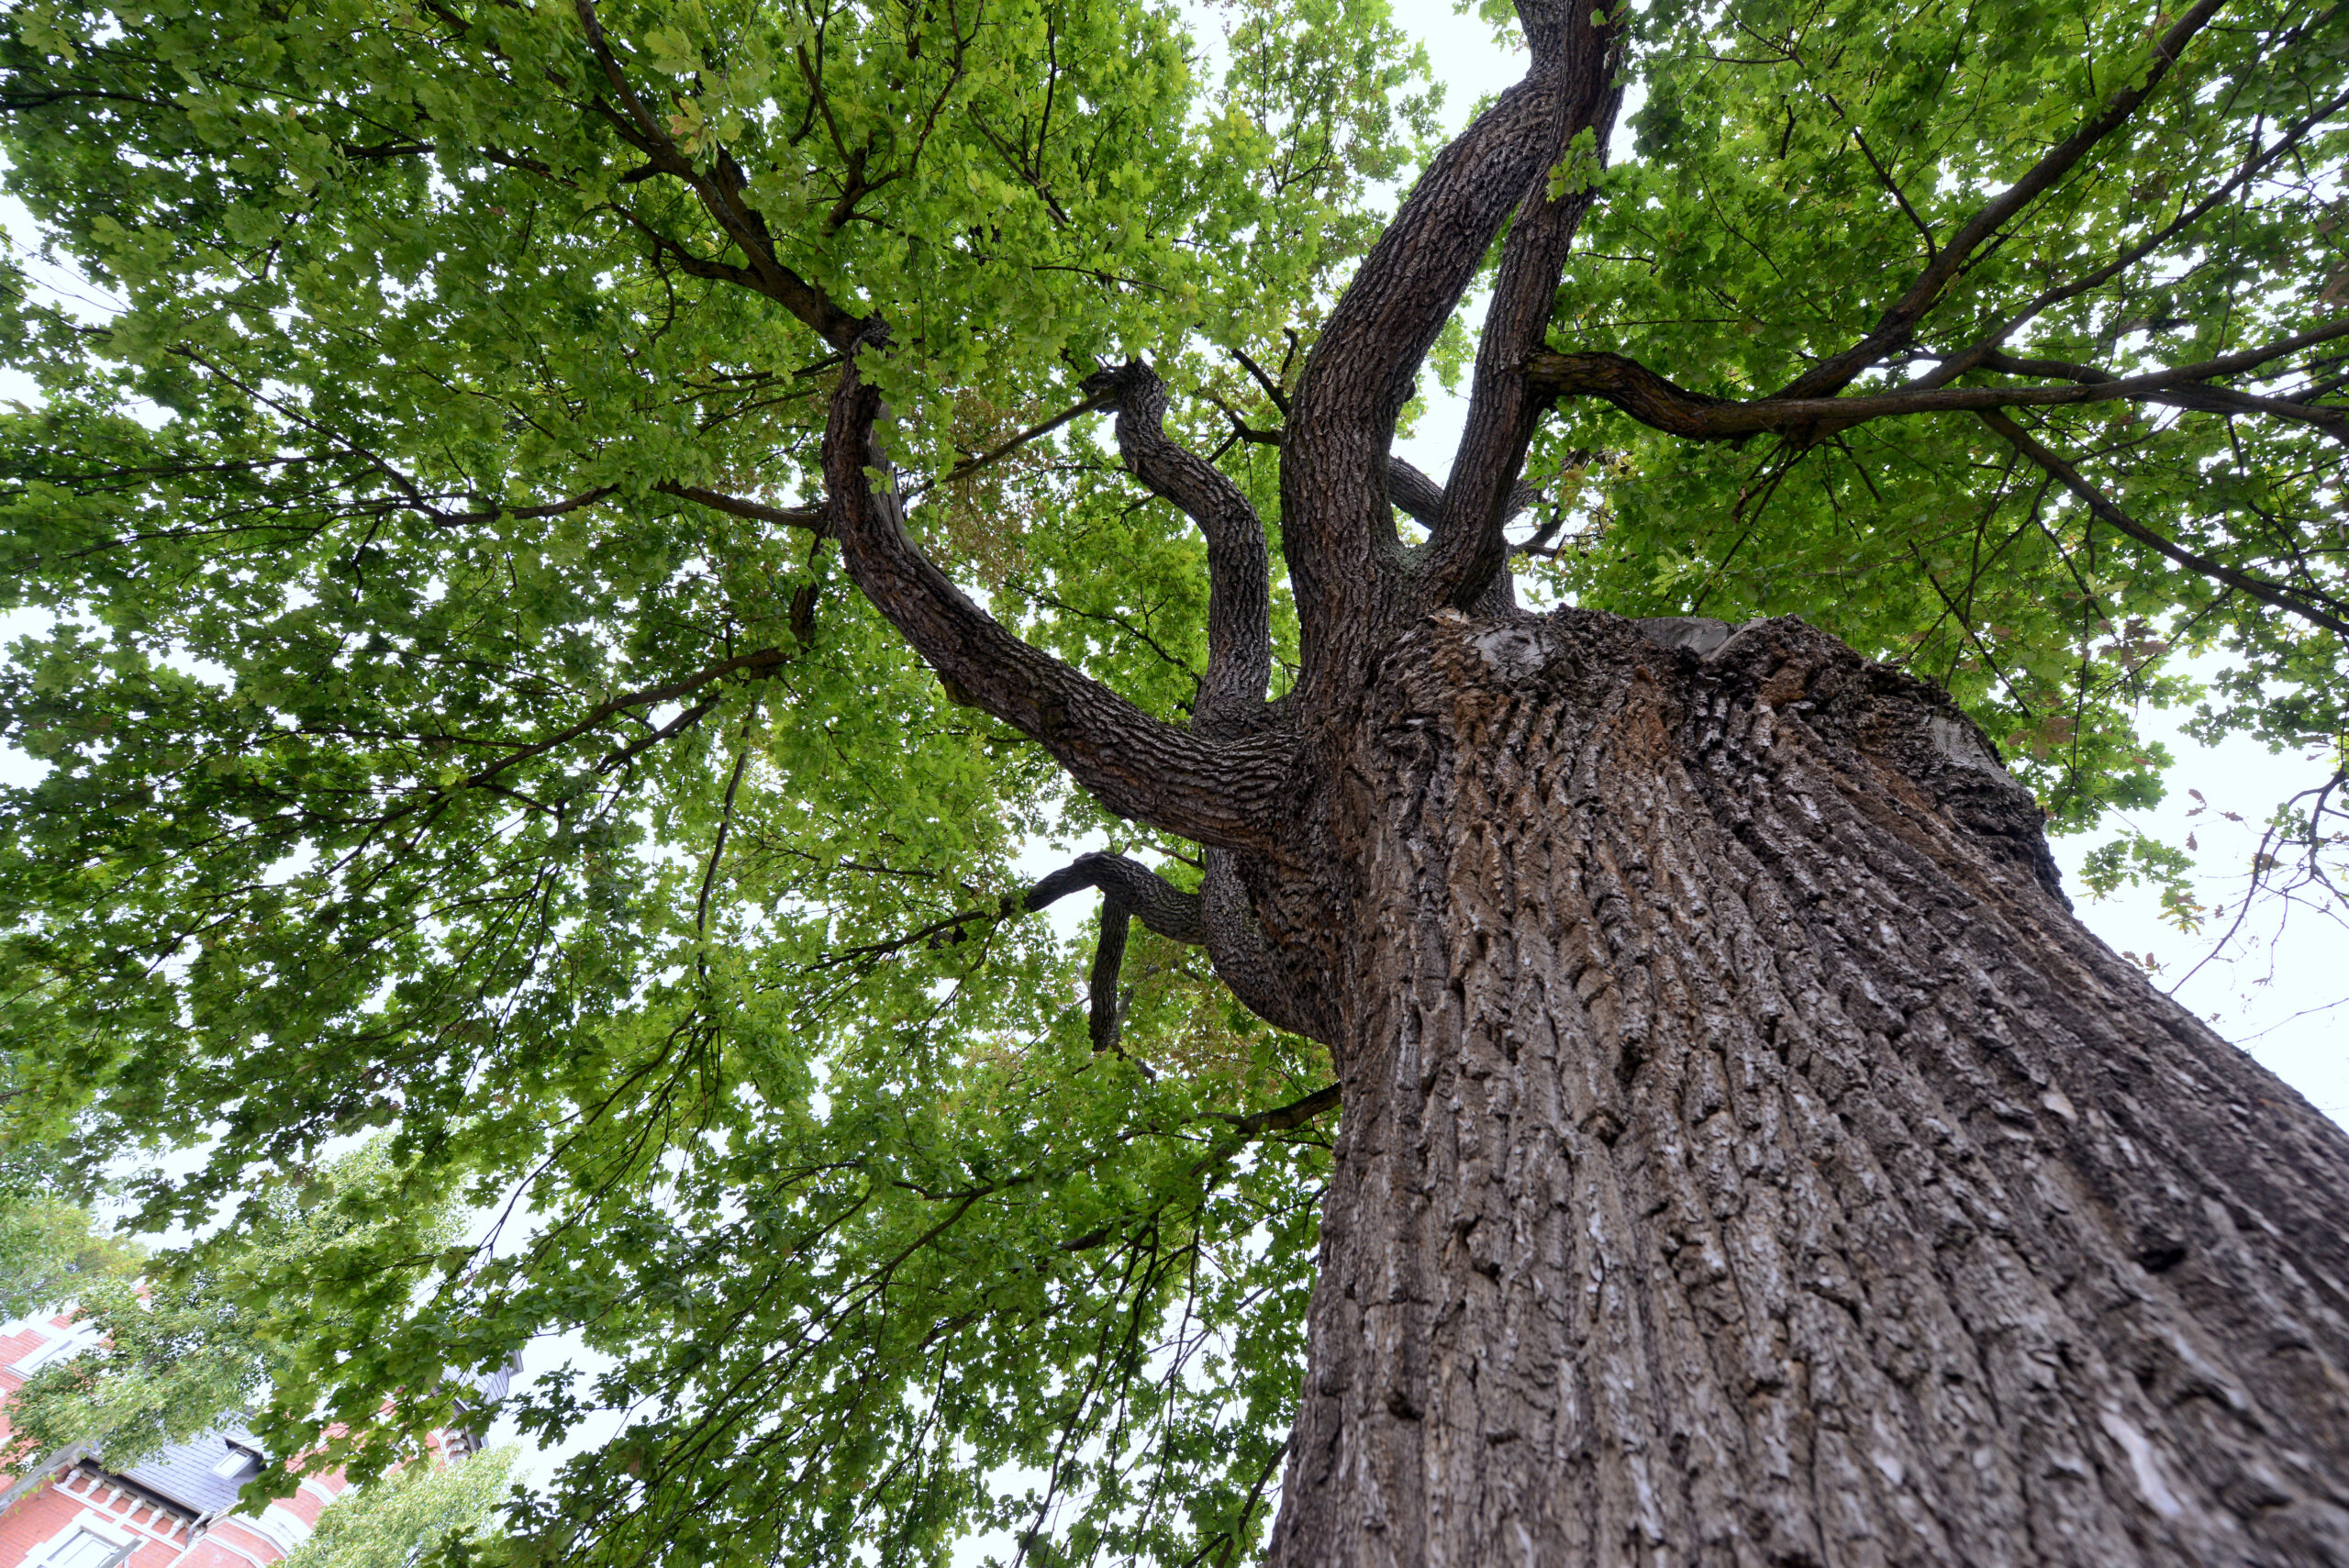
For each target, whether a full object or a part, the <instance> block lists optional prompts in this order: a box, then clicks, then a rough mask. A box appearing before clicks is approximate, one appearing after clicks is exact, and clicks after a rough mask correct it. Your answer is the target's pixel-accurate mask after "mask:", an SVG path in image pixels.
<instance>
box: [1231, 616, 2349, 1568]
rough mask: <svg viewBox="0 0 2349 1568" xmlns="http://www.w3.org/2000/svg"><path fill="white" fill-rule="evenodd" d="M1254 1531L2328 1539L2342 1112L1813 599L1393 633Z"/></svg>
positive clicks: (1362, 1544)
mask: <svg viewBox="0 0 2349 1568" xmlns="http://www.w3.org/2000/svg"><path fill="white" fill-rule="evenodd" d="M1379 675H1380V678H1379V679H1377V680H1376V681H1375V682H1374V683H1373V684H1371V686H1370V687H1369V689H1368V692H1367V694H1366V695H1365V697H1364V705H1363V706H1361V707H1360V708H1359V709H1358V710H1357V711H1358V713H1359V718H1358V721H1357V722H1356V724H1355V727H1354V728H1353V732H1352V734H1351V737H1350V739H1348V740H1345V741H1343V742H1342V745H1343V747H1344V749H1345V751H1346V752H1347V755H1346V756H1345V758H1344V762H1345V766H1344V767H1343V768H1342V769H1340V770H1338V771H1336V772H1335V773H1332V774H1330V775H1328V776H1332V777H1337V778H1341V779H1342V780H1344V781H1345V782H1344V784H1342V785H1341V786H1340V787H1341V790H1342V792H1343V793H1342V794H1341V795H1340V796H1338V797H1337V798H1335V799H1334V800H1333V801H1332V803H1331V804H1330V807H1329V809H1328V810H1327V812H1326V813H1322V814H1319V822H1320V828H1319V832H1326V833H1328V834H1330V835H1333V836H1334V845H1333V847H1334V848H1336V849H1337V850H1339V851H1341V853H1342V855H1343V857H1344V859H1345V860H1346V862H1347V863H1348V864H1349V866H1350V867H1351V870H1352V873H1353V884H1352V887H1351V889H1350V890H1349V891H1348V893H1347V894H1346V895H1345V900H1344V901H1345V903H1346V904H1347V906H1349V908H1350V910H1351V918H1350V920H1349V921H1348V922H1347V925H1346V929H1345V930H1344V932H1343V934H1342V935H1341V937H1339V938H1337V939H1335V940H1336V941H1337V943H1338V945H1337V946H1336V947H1335V948H1334V949H1332V950H1331V956H1332V960H1333V962H1336V963H1338V964H1340V965H1341V966H1342V969H1341V974H1340V975H1339V977H1338V978H1339V984H1337V985H1336V987H1335V991H1336V994H1337V995H1338V996H1339V997H1340V998H1341V1011H1342V1014H1343V1016H1342V1018H1341V1026H1340V1033H1341V1041H1340V1057H1341V1075H1342V1084H1343V1090H1342V1092H1343V1106H1344V1112H1343V1121H1342V1125H1341V1133H1340V1139H1339V1145H1338V1161H1337V1174H1336V1179H1335V1183H1334V1185H1333V1187H1332V1189H1331V1192H1330V1197H1329V1200H1328V1207H1327V1215H1326V1222H1325V1234H1324V1241H1323V1249H1324V1251H1323V1272H1322V1275H1321V1278H1320V1281H1319V1286H1318V1289H1317V1294H1316V1296H1315V1299H1314V1303H1313V1307H1312V1313H1311V1348H1310V1370H1309V1372H1308V1384H1307V1386H1306V1388H1305V1390H1304V1394H1303V1399H1302V1406H1301V1410H1300V1414H1299V1418H1298V1422H1297V1431H1296V1436H1295V1440H1294V1442H1293V1445H1292V1448H1291V1451H1290V1459H1289V1463H1288V1473H1287V1476H1286V1483H1285V1490H1284V1498H1283V1506H1282V1513H1281V1517H1280V1520H1279V1523H1278V1525H1277V1527H1276V1529H1275V1539H1274V1546H1273V1551H1272V1561H1273V1562H1276V1563H1280V1564H1297V1565H1303V1564H1355V1563H1361V1564H1370V1563H1396V1564H1421V1563H1453V1564H1486V1563H1492V1564H1500V1563H1509V1564H1582V1563H1617V1562H1621V1563H1654V1564H1664V1563H1673V1564H1680V1563H1721V1564H1730V1563H1736V1564H1748V1563H1754V1564H1759V1563H1818V1564H1847V1563H1848V1564H1876V1563H1917V1564H1937V1565H1938V1564H1949V1563H1968V1564H1981V1565H1988V1564H2006V1563H2014V1564H2054V1563H2065V1564H2071V1563H2076V1564H2082V1565H2088V1564H2095V1565H2098V1568H2109V1565H2113V1564H2129V1563H2146V1564H2153V1563H2161V1564H2197V1565H2200V1564H2211V1563H2262V1564H2276V1565H2279V1568H2280V1565H2284V1564H2309V1563H2326V1562H2344V1561H2349V1247H2345V1246H2344V1244H2343V1236H2342V1229H2341V1223H2340V1222H2341V1215H2340V1214H2339V1213H2338V1212H2337V1208H2336V1207H2333V1206H2334V1205H2335V1204H2336V1203H2337V1199H2338V1196H2339V1195H2340V1194H2342V1193H2343V1192H2344V1191H2349V1139H2344V1137H2343V1134H2342V1133H2341V1132H2340V1130H2339V1129H2336V1128H2334V1127H2333V1126H2332V1124H2331V1123H2330V1122H2328V1121H2326V1120H2325V1119H2324V1118H2321V1117H2320V1116H2319V1115H2318V1114H2317V1113H2316V1112H2315V1111H2314V1110H2313V1109H2311V1108H2310V1106H2308V1105H2307V1104H2306V1103H2305V1102H2304V1101H2302V1100H2301V1098H2300V1097H2299V1095H2296V1094H2295V1093H2293V1092H2292V1091H2291V1090H2290V1089H2288V1088H2287V1087H2286V1086H2285V1085H2284V1084H2282V1083H2281V1082H2279V1081H2278V1080H2277V1078H2276V1077H2275V1076H2274V1075H2273V1074H2271V1073H2267V1072H2266V1070H2264V1069H2262V1068H2261V1067H2259V1066H2258V1065H2257V1064H2256V1063H2254V1062H2252V1061H2251V1060H2250V1059H2249V1058H2248V1057H2246V1056H2245V1055H2243V1053H2242V1052H2240V1051H2237V1050H2236V1049H2235V1048H2234V1047H2232V1046H2231V1045H2229V1044H2227V1043H2226V1042H2225V1041H2223V1040H2221V1039H2219V1038H2218V1037H2217V1036H2216V1035H2214V1034H2213V1033H2211V1032H2210V1029H2207V1028H2205V1027H2204V1026H2203V1025H2202V1024H2200V1023H2199V1022H2198V1021H2197V1020H2196V1019H2195V1018H2193V1017H2192V1016H2191V1015H2190V1014H2188V1013H2187V1012H2185V1011H2184V1010H2183V1009H2181V1008H2179V1007H2177V1006H2175V1005H2173V1004H2172V1003H2170V1002H2169V1001H2168V1000H2167V999H2166V998H2165V997H2164V996H2162V995H2159V994H2158V993H2156V992H2154V990H2153V989H2152V988H2151V987H2150V986H2149V985H2148V984H2146V983H2145V981H2144V979H2143V976H2141V975H2140V974H2138V973H2136V971H2135V970H2134V969H2133V968H2132V966H2130V965H2128V964H2126V963H2124V962H2122V961H2121V960H2120V959H2119V958H2117V957H2116V956H2115V955H2114V954H2113V953H2112V952H2111V951H2110V950H2108V949H2107V948H2105V947H2104V946H2103V945H2102V944H2101V943H2100V942H2099V941H2098V940H2096V939H2095V938H2094V937H2092V936H2090V935H2089V934H2087V931H2085V930H2084V929H2082V928H2081V927H2080V926H2079V925H2078V923H2077V922H2076V920H2074V918H2073V917H2072V916H2071V913H2070V910H2069V906H2068V905H2067V904H2066V902H2065V899H2064V897H2063V895H2062V894H2061V892H2060V891H2059V889H2058V887H2057V884H2056V879H2055V873H2054V866H2053V863H2052V862H2051V861H2050V860H2049V858H2048V855H2047V851H2046V848H2045V844H2044V841H2043V838H2042V836H2041V833H2040V828H2039V820H2038V813H2037V811H2036V808H2035V807H2034V806H2033V805H2032V800H2031V797H2030V795H2028V793H2027V792H2025V791H2024V790H2023V789H2021V787H2020V786H2019V785H2017V784H2014V783H2013V782H2012V781H2011V780H2010V779H2009V777H2008V776H2007V775H2006V773H2004V772H2003V771H2002V770H2001V769H2000V768H1999V767H1998V762H1997V760H1996V756H1995V753H1994V752H1993V751H1992V749H1991V748H1990V747H1989V745H1988V744H1987V742H1986V741H1985V740H1983V739H1982V737H1981V736H1980V734H1979V733H1978V731H1977V730H1976V728H1974V726H1973V725H1972V724H1971V723H1969V722H1968V721H1967V720H1965V718H1964V717H1961V716H1960V715H1959V714H1958V713H1957V711H1956V710H1955V709H1954V708H1953V707H1951V706H1949V704H1948V703H1947V702H1946V700H1945V699H1943V698H1942V697H1940V696H1939V695H1936V694H1934V693H1933V692H1932V691H1931V690H1930V689H1929V688H1926V687H1924V686H1922V685H1920V684H1918V683H1916V682H1914V681H1911V680H1909V679H1908V678H1906V677H1904V676H1901V675H1899V674H1897V673H1893V672H1890V671H1887V670H1885V669H1883V668H1881V667H1877V666H1874V665H1870V664H1868V663H1865V662H1863V661H1861V660H1860V659H1859V658H1858V657H1857V656H1855V655H1854V654H1853V653H1852V652H1851V651H1849V650H1847V649H1845V648H1843V647H1842V645H1840V644H1838V643H1836V642H1835V641H1833V640H1832V639H1829V638H1826V637H1824V636H1822V635H1820V633H1818V632H1816V631H1813V630H1811V629H1809V628H1806V627H1804V626H1802V625H1801V624H1800V623H1798V622H1794V621H1785V620H1782V621H1771V622H1765V623H1756V624H1754V625H1753V626H1750V627H1747V628H1742V629H1740V630H1737V631H1736V632H1734V633H1733V634H1732V633H1730V632H1729V631H1728V630H1727V628H1720V627H1719V626H1718V625H1717V623H1706V622H1677V623H1647V624H1646V625H1645V626H1642V625H1641V624H1640V623H1633V622H1629V621H1623V620H1618V619H1614V618H1612V617H1603V616H1598V615H1592V614H1586V613H1582V612H1574V611H1565V612H1561V613H1559V614H1558V615H1556V616H1553V617H1549V618H1547V619H1543V620H1534V619H1531V618H1527V617H1520V618H1517V619H1514V620H1500V621H1480V620H1475V619H1471V618H1469V617H1464V616H1462V615H1460V614H1458V613H1456V612H1453V611H1450V610H1439V611H1437V612H1436V614H1435V615H1434V616H1432V617H1430V618H1428V619H1427V620H1425V621H1423V622H1422V623H1420V624H1419V626H1418V627H1416V628H1412V629H1410V630H1408V632H1406V633H1405V634H1404V636H1403V637H1402V638H1401V639H1399V640H1398V641H1397V642H1395V643H1394V644H1391V645H1390V648H1389V651H1388V652H1387V654H1386V657H1385V659H1384V660H1383V662H1382V668H1381V670H1380V672H1379Z"/></svg>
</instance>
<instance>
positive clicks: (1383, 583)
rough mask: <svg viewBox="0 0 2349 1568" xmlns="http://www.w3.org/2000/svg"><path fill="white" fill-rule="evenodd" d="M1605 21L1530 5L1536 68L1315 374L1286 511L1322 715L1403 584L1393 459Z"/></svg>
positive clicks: (1419, 204) (1300, 423) (1368, 282)
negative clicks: (1431, 363)
mask: <svg viewBox="0 0 2349 1568" xmlns="http://www.w3.org/2000/svg"><path fill="white" fill-rule="evenodd" d="M1592 10H1593V6H1592V4H1591V0H1527V4H1525V5H1523V6H1520V17H1521V18H1522V19H1523V20H1524V22H1525V27H1526V34H1527V37H1528V39H1530V40H1531V42H1532V44H1533V46H1534V64H1533V69H1532V70H1531V72H1528V73H1527V75H1526V78H1525V80H1524V81H1522V82H1520V83H1518V84H1517V85H1516V86H1514V87H1511V88H1509V89H1508V91H1507V92H1505V93H1503V94H1502V95H1501V96H1500V100H1499V102H1497V103H1496V104H1495V105H1494V106H1492V107H1491V108H1490V109H1488V110H1487V111H1486V113H1485V114H1484V115H1483V116H1481V117H1478V119H1477V120H1476V122H1475V124H1474V125H1472V126H1470V127H1469V128H1467V130H1465V131H1464V132H1463V133H1462V134H1461V135H1460V136H1459V138H1458V139H1455V140H1454V141H1453V143H1452V145H1451V146H1449V147H1447V148H1445V149H1444V150H1443V151H1442V152H1441V153H1439V154H1438V155H1437V156H1436V160H1435V161H1434V162H1433V163H1432V164H1431V165H1430V166H1429V168H1428V171H1427V172H1426V173H1425V174H1423V175H1422V176H1420V178H1419V183H1418V184H1417V185H1415V186H1414V187H1413V188H1412V191H1411V195H1410V196H1409V198H1408V200H1406V201H1405V202H1404V204H1403V209H1402V211H1401V212H1399V213H1398V214H1397V215H1396V218H1395V221H1394V222H1393V223H1392V224H1391V225H1389V226H1388V227H1387V229H1386V233H1385V234H1384V235H1382V236H1381V237H1380V239H1379V240H1378V243H1377V244H1376V245H1375V246H1374V247H1372V249H1371V252H1370V254H1369V256H1368V257H1366V258H1365V259H1364V261H1363V264H1362V268H1361V270H1360V271H1359V272H1356V273H1355V274H1354V279H1353V283H1352V284H1349V285H1348V286H1347V289H1346V292H1345V294H1344V295H1343V296H1342V297H1341V299H1340V300H1339V301H1338V305H1337V307H1336V308H1335V309H1334V310H1332V311H1331V312H1330V319H1329V321H1328V323H1327V325H1326V326H1324V327H1323V328H1322V331H1321V337H1320V339H1319V341H1318V342H1317V343H1316V344H1315V345H1314V349H1313V354H1312V357H1311V358H1310V359H1309V360H1308V361H1307V363H1306V367H1305V373H1304V375H1303V376H1302V377H1301V378H1300V380H1299V382H1298V384H1297V393H1296V395H1295V398H1294V399H1293V403H1292V412H1291V414H1290V417H1289V419H1288V423H1287V442H1286V446H1285V447H1284V448H1283V450H1282V462H1281V510H1282V526H1283V530H1284V531H1283V545H1284V549H1285V551H1286V555H1287V557H1288V562H1289V578H1290V582H1291V584H1292V585H1293V586H1294V587H1295V589H1296V591H1297V611H1298V616H1299V618H1300V620H1301V622H1302V628H1301V629H1302V631H1303V634H1304V635H1303V648H1302V653H1303V661H1304V668H1303V670H1302V672H1301V674H1300V677H1299V686H1300V690H1301V692H1302V694H1303V695H1304V697H1305V700H1306V701H1307V702H1308V704H1314V703H1317V702H1319V701H1320V700H1324V699H1326V697H1327V696H1328V695H1330V694H1331V692H1333V691H1334V690H1335V689H1337V687H1339V686H1341V685H1342V684H1344V682H1345V679H1346V676H1345V672H1346V671H1347V670H1348V669H1349V668H1350V667H1351V666H1352V665H1353V664H1354V663H1355V662H1357V661H1358V659H1359V658H1360V657H1362V655H1363V653H1364V636H1363V631H1362V628H1364V625H1365V623H1366V622H1367V621H1368V620H1370V619H1371V618H1372V616H1373V613H1374V611H1375V606H1378V605H1380V604H1381V603H1382V602H1383V601H1384V600H1385V598H1386V595H1387V592H1388V588H1389V585H1390V584H1392V583H1393V581H1394V579H1395V576H1396V567H1397V558H1398V555H1399V552H1398V551H1397V549H1396V547H1395V544H1394V528H1393V522H1394V518H1393V514H1392V513H1391V512H1390V511H1389V510H1388V508H1387V501H1386V451H1387V446H1388V444H1389V442H1390V441H1391V439H1393V436H1394V431H1395V420H1396V417H1397V415H1398V414H1399V413H1401V411H1402V407H1403V405H1404V403H1405V402H1406V401H1408V398H1409V397H1410V395H1411V385H1412V382H1413V379H1414V378H1415V377H1416V376H1417V374H1418V373H1419V363H1420V361H1422V360H1424V359H1425V358H1426V357H1427V351H1428V350H1429V348H1430V347H1431V345H1432V344H1433V343H1434V341H1435V336H1436V333H1437V332H1438V331H1439V330H1441V329H1442V326H1443V323H1444V321H1445V320H1446V318H1448V317H1450V316H1451V314H1452V312H1453V308H1454V307H1455V306H1458V304H1459V303H1460V296H1461V295H1462V294H1464V292H1465V291H1466V289H1467V287H1468V284H1469V283H1470V281H1471V280H1472V279H1473V278H1475V274H1476V268H1477V266H1478V264H1479V263H1480V262H1482V261H1483V260H1484V257H1485V252H1486V249H1487V248H1489V247H1490V246H1491V244H1492V242H1493V238H1494V236H1496V235H1497V234H1498V233H1499V232H1500V229H1501V226H1502V225H1503V224H1504V223H1506V222H1507V221H1508V216H1509V214H1510V213H1511V212H1512V211H1514V210H1515V209H1516V208H1517V206H1518V204H1519V203H1520V201H1522V200H1523V199H1524V198H1525V196H1526V195H1527V194H1528V193H1529V192H1531V191H1532V190H1533V189H1534V182H1535V180H1536V179H1537V178H1538V177H1539V176H1541V175H1542V174H1543V173H1544V172H1546V171H1547V170H1548V169H1549V168H1550V166H1551V165H1552V164H1553V163H1554V162H1556V161H1557V160H1558V158H1559V156H1560V154H1561V153H1562V151H1563V150H1564V141H1565V138H1566V137H1567V136H1570V135H1571V134H1572V132H1571V130H1570V129H1568V128H1566V126H1565V122H1566V107H1567V104H1568V101H1569V98H1570V95H1571V93H1572V91H1573V87H1574V83H1572V82H1571V81H1570V80H1569V75H1570V73H1569V72H1567V71H1566V70H1564V57H1565V55H1566V54H1567V53H1568V51H1567V50H1566V49H1565V47H1564V46H1565V39H1567V37H1568V35H1569V34H1570V33H1571V32H1573V31H1574V30H1575V28H1582V29H1583V30H1588V28H1589V17H1590V15H1591V14H1592Z"/></svg>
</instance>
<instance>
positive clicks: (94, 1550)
mask: <svg viewBox="0 0 2349 1568" xmlns="http://www.w3.org/2000/svg"><path fill="white" fill-rule="evenodd" d="M138 1544H139V1543H138V1541H137V1540H136V1539H126V1540H114V1539H113V1538H111V1537H108V1536H103V1535H100V1534H99V1533H98V1532H97V1531H95V1530H94V1529H89V1528H87V1527H86V1526H83V1525H76V1526H75V1527H73V1529H70V1530H68V1531H67V1532H66V1533H65V1534H64V1535H63V1536H62V1537H61V1538H60V1539H58V1540H52V1541H50V1543H49V1544H48V1545H46V1546H44V1547H42V1548H41V1549H40V1550H39V1551H36V1552H34V1553H33V1554H32V1555H31V1556H30V1557H28V1558H26V1559H25V1568H117V1564H119V1563H121V1562H124V1561H125V1560H126V1559H128V1557H129V1555H130V1553H131V1551H132V1550H133V1549H134V1548H135V1547H137V1545H138Z"/></svg>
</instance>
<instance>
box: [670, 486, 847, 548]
mask: <svg viewBox="0 0 2349 1568" xmlns="http://www.w3.org/2000/svg"><path fill="white" fill-rule="evenodd" d="M652 488H653V489H654V490H655V491H657V492H659V493H660V494H661V495H674V496H675V497H676V498H677V499H678V500H680V501H691V502H692V503H694V505H696V506H707V507H708V508H709V509H710V510H711V511H713V512H724V513H725V514H726V515H727V516H729V517H746V518H748V519H750V520H751V521H752V522H756V523H775V524H778V525H780V526H782V527H784V528H806V529H807V530H808V531H809V532H811V533H814V534H816V535H818V536H819V537H820V536H821V535H822V534H823V532H824V527H825V523H824V508H823V507H821V506H768V505H767V504H766V503H765V502H763V501H751V500H747V499H745V498H744V497H742V496H740V495H723V494H721V493H719V492H718V491H716V490H705V489H704V488H702V487H701V486H700V485H698V484H677V483H676V482H675V481H674V480H668V479H664V480H662V482H661V483H660V484H655V485H654V486H653V487H652Z"/></svg>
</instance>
